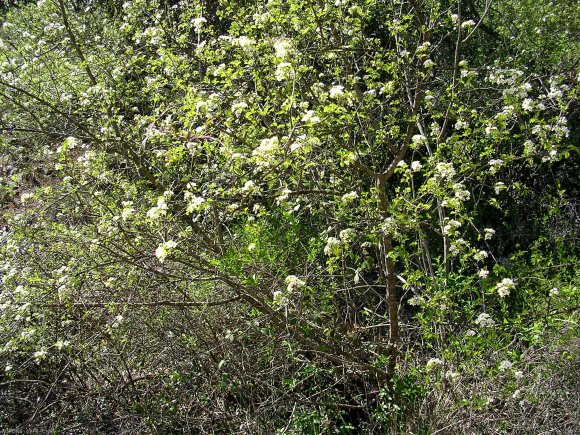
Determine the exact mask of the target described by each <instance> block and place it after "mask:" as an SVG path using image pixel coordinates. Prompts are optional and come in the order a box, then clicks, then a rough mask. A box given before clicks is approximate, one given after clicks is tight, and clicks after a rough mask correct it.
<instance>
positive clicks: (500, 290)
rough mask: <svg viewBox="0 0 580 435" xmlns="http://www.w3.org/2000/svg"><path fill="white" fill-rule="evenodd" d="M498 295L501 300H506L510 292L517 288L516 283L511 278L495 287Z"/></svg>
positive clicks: (505, 279) (503, 280)
mask: <svg viewBox="0 0 580 435" xmlns="http://www.w3.org/2000/svg"><path fill="white" fill-rule="evenodd" d="M495 288H496V291H497V294H498V295H499V296H500V297H501V298H505V297H506V296H508V295H509V294H510V291H511V290H513V289H515V288H516V285H515V283H514V281H513V280H512V279H511V278H504V279H502V280H501V281H500V282H498V283H497V284H496V286H495Z"/></svg>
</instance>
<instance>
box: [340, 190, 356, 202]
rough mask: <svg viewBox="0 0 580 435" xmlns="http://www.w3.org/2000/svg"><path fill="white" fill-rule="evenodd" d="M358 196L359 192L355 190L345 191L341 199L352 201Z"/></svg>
mask: <svg viewBox="0 0 580 435" xmlns="http://www.w3.org/2000/svg"><path fill="white" fill-rule="evenodd" d="M357 198H358V193H356V192H355V191H352V192H348V193H345V194H344V195H342V198H341V201H342V202H351V201H354V200H355V199H357Z"/></svg>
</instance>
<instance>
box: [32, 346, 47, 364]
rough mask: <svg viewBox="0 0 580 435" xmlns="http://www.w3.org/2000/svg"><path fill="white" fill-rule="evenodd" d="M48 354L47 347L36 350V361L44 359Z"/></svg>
mask: <svg viewBox="0 0 580 435" xmlns="http://www.w3.org/2000/svg"><path fill="white" fill-rule="evenodd" d="M46 355H47V352H46V349H40V350H37V351H36V352H34V355H33V356H34V359H35V360H36V362H37V363H38V362H40V361H42V360H43V359H45V358H46Z"/></svg>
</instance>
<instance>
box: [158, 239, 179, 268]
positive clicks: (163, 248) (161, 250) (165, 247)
mask: <svg viewBox="0 0 580 435" xmlns="http://www.w3.org/2000/svg"><path fill="white" fill-rule="evenodd" d="M176 246H177V242H175V241H173V240H168V241H167V242H165V243H162V244H161V245H159V246H158V247H157V249H156V250H155V256H156V257H157V259H158V260H159V262H160V263H163V262H164V261H165V259H166V258H167V256H168V255H169V254H170V253H171V250H172V249H173V248H175V247H176Z"/></svg>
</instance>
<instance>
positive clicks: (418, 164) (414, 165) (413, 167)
mask: <svg viewBox="0 0 580 435" xmlns="http://www.w3.org/2000/svg"><path fill="white" fill-rule="evenodd" d="M422 167H423V165H422V164H421V162H419V161H417V160H414V161H412V162H411V171H413V172H418V171H420V170H421V168H422Z"/></svg>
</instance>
